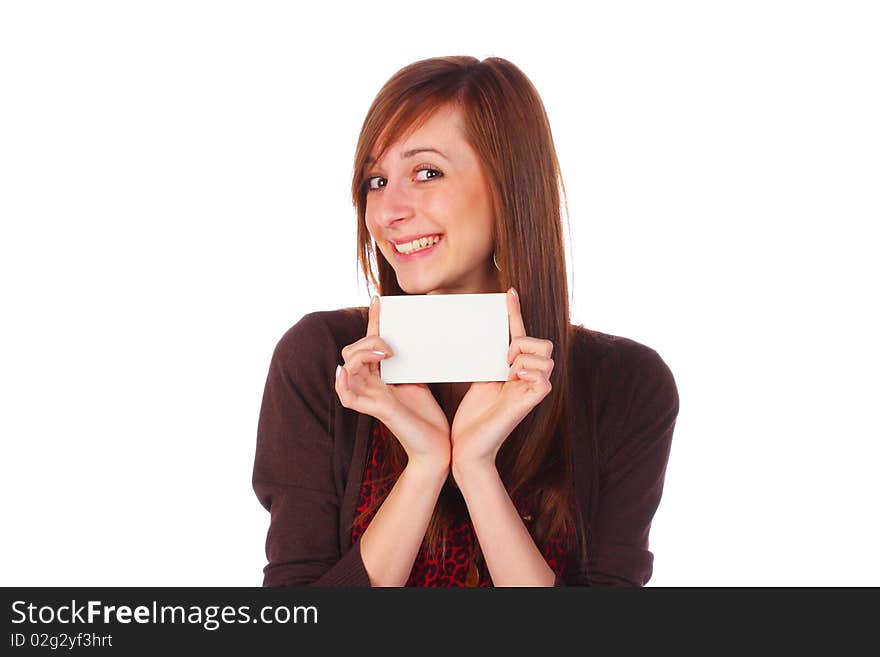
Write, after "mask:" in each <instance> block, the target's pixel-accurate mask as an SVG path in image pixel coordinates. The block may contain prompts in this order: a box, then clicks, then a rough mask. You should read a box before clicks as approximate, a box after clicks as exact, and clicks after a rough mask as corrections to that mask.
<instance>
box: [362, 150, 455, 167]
mask: <svg viewBox="0 0 880 657" xmlns="http://www.w3.org/2000/svg"><path fill="white" fill-rule="evenodd" d="M419 153H437V155H439V156H440V157H442V158H443V159H444V160H448V159H449V158H448V157H446V156H445V155H444V154H443V153H441V152H440V151H438V150H437V149H436V148H431V147H430V146H417V147H416V148H412V149H410V150H408V151H403V153H401V154H400V159H401V160H405V159H406V158H408V157H412V156H413V155H417V154H419ZM375 161H376V158H374V157H373V156H372V155H367V159H366V160H364V163H365V164H372V163H373V162H375Z"/></svg>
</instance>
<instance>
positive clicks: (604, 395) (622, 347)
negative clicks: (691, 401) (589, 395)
mask: <svg viewBox="0 0 880 657" xmlns="http://www.w3.org/2000/svg"><path fill="white" fill-rule="evenodd" d="M572 329H573V335H572V344H571V349H572V364H573V366H574V376H575V377H576V378H579V379H580V383H581V384H582V385H584V386H586V387H588V388H590V389H592V390H593V392H594V393H595V395H596V398H597V401H598V402H599V404H600V405H601V406H602V407H603V409H604V410H605V411H608V412H609V413H608V415H609V416H613V417H616V418H618V419H619V420H620V421H623V420H626V419H628V418H631V417H632V416H633V415H639V414H641V415H644V414H649V415H653V416H656V415H657V414H661V415H665V416H667V417H668V416H669V415H670V414H671V415H672V416H673V417H674V416H675V415H676V414H677V412H678V404H679V398H678V387H677V385H676V382H675V377H674V375H673V373H672V370H671V368H670V367H669V365H668V364H667V362H666V360H665V359H664V358H663V357H662V356H661V355H660V353H659V352H658V351H657V350H656V349H654V348H653V347H650V346H648V345H646V344H643V343H641V342H638V341H636V340H633V339H631V338H627V337H623V336H620V335H614V334H611V333H603V332H601V331H596V330H593V329H587V328H584V327H583V326H580V325H573V326H572Z"/></svg>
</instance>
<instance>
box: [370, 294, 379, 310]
mask: <svg viewBox="0 0 880 657" xmlns="http://www.w3.org/2000/svg"><path fill="white" fill-rule="evenodd" d="M378 298H379V297H377V296H373V298H372V299H370V308H372V307H373V306H375V305H376V299H378Z"/></svg>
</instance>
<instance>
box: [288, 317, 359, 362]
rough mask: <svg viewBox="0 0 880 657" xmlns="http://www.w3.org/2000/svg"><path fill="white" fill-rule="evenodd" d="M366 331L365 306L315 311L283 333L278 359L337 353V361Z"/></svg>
mask: <svg viewBox="0 0 880 657" xmlns="http://www.w3.org/2000/svg"><path fill="white" fill-rule="evenodd" d="M366 330H367V308H366V307H350V308H339V309H337V310H316V311H313V312H310V313H307V314H305V315H303V316H302V318H300V319H299V321H297V322H296V323H295V324H294V325H293V326H291V327H290V328H289V329H287V330H286V331H285V332H284V334H283V335H282V336H281V338H280V339H279V340H278V343H277V344H276V346H275V356H276V357H277V358H280V359H287V358H289V357H291V356H293V355H294V354H296V355H300V356H301V355H305V354H308V355H313V354H316V353H324V352H328V351H334V352H335V355H334V358H336V357H338V355H339V352H341V351H342V348H343V347H344V346H346V345H348V344H351V343H352V342H354V341H355V340H358V339H359V338H362V337H363V336H364V334H365V333H366Z"/></svg>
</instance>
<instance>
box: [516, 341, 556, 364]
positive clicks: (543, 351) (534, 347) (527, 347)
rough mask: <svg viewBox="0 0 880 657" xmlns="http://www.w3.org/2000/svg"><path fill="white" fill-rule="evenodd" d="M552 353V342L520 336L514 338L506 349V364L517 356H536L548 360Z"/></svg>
mask: <svg viewBox="0 0 880 657" xmlns="http://www.w3.org/2000/svg"><path fill="white" fill-rule="evenodd" d="M552 353H553V342H552V341H551V340H542V339H541V338H532V337H529V336H521V337H518V338H514V339H513V340H512V341H511V343H510V346H509V347H508V348H507V362H508V363H512V362H513V360H514V359H515V358H516V356H517V354H536V355H538V356H543V357H544V358H550V354H552Z"/></svg>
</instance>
